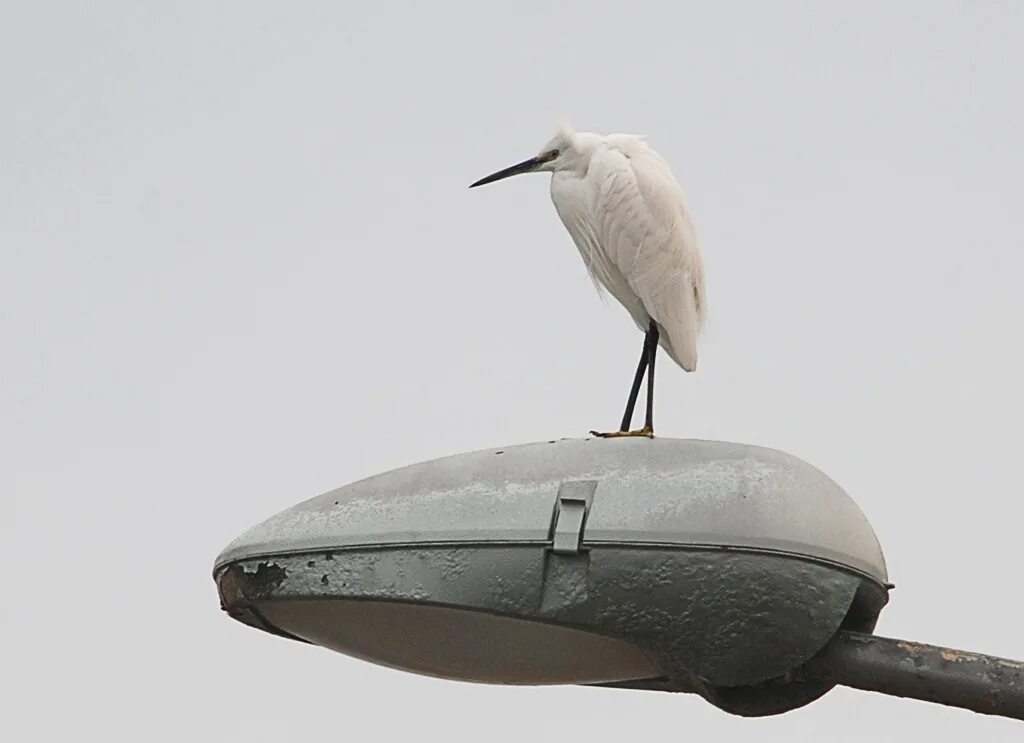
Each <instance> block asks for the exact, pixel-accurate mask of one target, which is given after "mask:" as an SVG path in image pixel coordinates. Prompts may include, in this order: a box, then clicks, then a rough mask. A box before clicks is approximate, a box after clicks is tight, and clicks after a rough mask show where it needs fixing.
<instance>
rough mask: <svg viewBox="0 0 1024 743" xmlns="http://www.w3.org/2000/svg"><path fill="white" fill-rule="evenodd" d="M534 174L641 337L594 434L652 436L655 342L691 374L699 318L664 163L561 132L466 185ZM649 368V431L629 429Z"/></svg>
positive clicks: (692, 236) (685, 234)
mask: <svg viewBox="0 0 1024 743" xmlns="http://www.w3.org/2000/svg"><path fill="white" fill-rule="evenodd" d="M534 171H549V172H551V173H552V176H551V199H552V201H554V203H555V209H556V210H557V211H558V216H559V217H561V219H562V222H563V223H564V224H565V227H566V229H567V230H568V231H569V234H570V235H571V236H572V239H573V242H575V243H576V247H577V248H578V249H579V251H580V255H581V256H582V257H583V262H584V263H585V264H586V266H587V270H588V271H589V272H590V275H591V277H592V278H593V280H594V283H595V284H596V285H597V286H598V287H599V288H600V287H603V288H604V289H606V290H607V291H608V292H609V293H610V294H611V295H612V296H613V297H615V298H616V299H617V300H618V301H619V302H620V303H621V304H622V305H623V306H624V307H625V308H626V310H627V311H628V312H629V314H630V316H631V317H632V318H633V320H634V321H635V322H636V324H637V326H639V328H640V329H641V330H642V331H644V332H645V333H647V334H648V336H647V337H648V340H647V341H645V348H644V353H643V354H642V355H641V360H640V367H639V368H638V369H637V376H636V379H635V380H634V383H633V389H632V390H631V393H630V400H629V403H628V404H627V407H626V416H625V417H624V418H623V425H622V428H621V429H620V431H618V432H615V433H614V434H601V435H620V434H622V435H652V434H653V423H652V412H651V408H652V405H653V373H654V355H655V349H656V347H655V346H654V339H655V338H656V339H657V341H658V343H659V344H660V345H661V347H662V348H664V349H665V351H666V352H667V353H668V355H669V356H670V357H671V358H672V359H673V360H674V361H675V362H676V363H677V364H679V366H681V367H682V368H683V369H685V370H686V371H690V372H692V371H694V370H695V369H696V368H697V337H698V335H699V333H700V329H701V326H702V325H703V323H704V318H705V315H706V312H707V303H706V300H705V296H704V265H703V260H702V258H701V253H700V248H699V247H698V245H697V235H696V232H695V230H694V227H693V221H692V220H691V219H690V213H689V211H688V210H687V208H686V197H685V196H684V195H683V190H682V188H680V186H679V184H678V182H676V179H675V177H674V176H673V175H672V171H671V169H670V168H669V166H668V163H666V162H665V161H664V160H663V159H662V157H661V156H660V155H658V153H656V152H655V151H654V150H652V149H651V148H650V147H649V146H648V144H647V142H646V141H644V139H643V138H642V137H638V136H634V135H630V134H608V135H600V134H591V133H585V132H574V131H572V130H571V129H569V128H567V127H562V128H560V129H559V131H558V134H557V135H556V136H555V138H554V139H552V140H551V141H550V142H548V143H547V144H546V145H544V147H543V149H542V150H541V151H540V154H539V155H537V156H536V157H533V158H530V159H529V160H526V161H525V162H522V163H519V164H518V165H513V166H512V167H510V168H505V169H504V170H501V171H499V172H497V173H494V174H492V175H489V176H487V177H486V178H482V179H480V180H479V181H477V182H476V183H474V184H473V186H480V185H483V184H485V183H492V182H494V181H497V180H500V179H502V178H507V177H509V176H512V175H517V174H519V173H528V172H534ZM652 320H653V321H654V324H655V325H656V327H652V325H651V321H652ZM648 343H649V345H648ZM648 367H649V376H648V402H647V425H645V427H644V428H643V429H641V430H640V431H636V432H629V431H627V429H628V426H629V419H631V418H632V414H633V404H634V403H635V401H636V394H637V389H638V387H639V384H640V381H641V379H642V377H643V374H644V373H645V371H646V370H648Z"/></svg>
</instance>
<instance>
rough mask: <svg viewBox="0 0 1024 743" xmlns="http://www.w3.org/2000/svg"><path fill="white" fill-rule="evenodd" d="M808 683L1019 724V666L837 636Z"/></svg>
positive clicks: (807, 670) (810, 668) (1022, 705)
mask: <svg viewBox="0 0 1024 743" xmlns="http://www.w3.org/2000/svg"><path fill="white" fill-rule="evenodd" d="M803 673H804V675H805V676H806V678H808V679H815V680H818V681H827V682H831V683H836V684H841V685H843V686H850V687H853V688H855V689H864V690H865V691H878V692H881V693H883V694H891V695H892V696H897V697H909V698H911V699H921V700H923V701H926V702H935V703H936V704H945V705H948V706H951V707H962V708H964V709H969V710H973V711H974V712H980V713H982V714H986V715H999V716H1000V717H1012V718H1014V719H1017V720H1024V663H1021V662H1020V661H1015V660H1005V659H1003V658H994V657H992V656H989V655H980V654H978V653H966V652H963V651H962V650H951V649H950V648H941V647H936V646H934V645H922V644H920V643H916V642H907V641H905V640H893V639H890V638H888V637H876V636H874V635H865V634H861V633H859V632H847V631H845V630H841V631H840V632H838V633H837V634H836V636H835V637H834V638H832V640H831V641H830V642H829V644H828V645H826V646H825V648H824V649H823V650H822V651H821V652H820V653H818V655H816V656H815V657H814V658H813V659H811V660H810V661H809V662H808V663H807V664H806V665H805V666H804V668H803Z"/></svg>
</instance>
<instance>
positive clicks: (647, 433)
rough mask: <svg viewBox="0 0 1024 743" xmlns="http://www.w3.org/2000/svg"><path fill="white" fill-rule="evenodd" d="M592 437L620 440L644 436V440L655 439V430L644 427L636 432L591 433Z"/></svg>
mask: <svg viewBox="0 0 1024 743" xmlns="http://www.w3.org/2000/svg"><path fill="white" fill-rule="evenodd" d="M590 435H591V436H597V437H598V438H601V439H618V438H622V437H623V436H643V437H644V438H648V439H653V438H654V431H653V429H650V428H648V427H647V426H644V427H643V428H640V429H638V430H636V431H609V432H608V433H601V432H600V431H591V432H590Z"/></svg>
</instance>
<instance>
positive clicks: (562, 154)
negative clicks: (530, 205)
mask: <svg viewBox="0 0 1024 743" xmlns="http://www.w3.org/2000/svg"><path fill="white" fill-rule="evenodd" d="M577 144H578V136H577V134H576V133H575V132H574V131H573V130H572V129H570V128H569V126H568V125H566V124H561V125H559V127H558V133H557V134H556V135H555V136H554V138H552V139H551V141H550V142H548V143H547V144H546V145H544V146H543V147H542V148H541V150H540V152H539V153H538V154H537V155H536V156H534V157H531V158H530V159H529V160H524V161H523V162H521V163H517V164H516V165H513V166H512V167H509V168H505V169H504V170H499V171H498V172H497V173H491V174H490V175H489V176H486V177H484V178H481V179H480V180H478V181H477V182H476V183H471V184H470V186H469V187H470V188H474V187H476V186H483V185H486V184H488V183H494V182H495V181H500V180H501V179H502V178H508V177H509V176H513V175H519V174H520V173H536V172H540V171H548V172H554V171H556V170H569V169H571V168H574V167H576V161H577V159H578V155H579V152H578V148H577Z"/></svg>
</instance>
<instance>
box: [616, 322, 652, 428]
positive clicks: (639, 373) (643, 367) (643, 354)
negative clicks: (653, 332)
mask: <svg viewBox="0 0 1024 743" xmlns="http://www.w3.org/2000/svg"><path fill="white" fill-rule="evenodd" d="M649 337H650V336H649V335H645V336H644V347H643V350H642V351H640V363H639V364H637V366H636V375H634V377H633V386H632V387H631V388H630V390H629V400H627V401H626V412H625V413H623V414H622V425H620V426H619V430H620V431H628V430H629V427H630V426H631V425H633V408H635V407H636V398H637V396H638V395H639V394H640V383H641V382H642V381H644V372H646V371H647V363H648V361H649V359H650V356H651V353H650V349H648V348H647V344H648V339H649Z"/></svg>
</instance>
